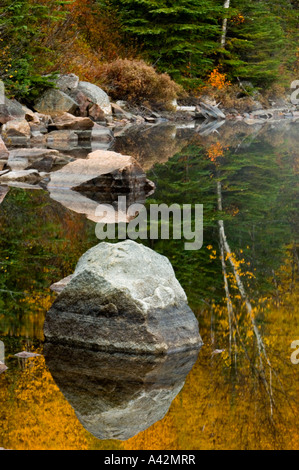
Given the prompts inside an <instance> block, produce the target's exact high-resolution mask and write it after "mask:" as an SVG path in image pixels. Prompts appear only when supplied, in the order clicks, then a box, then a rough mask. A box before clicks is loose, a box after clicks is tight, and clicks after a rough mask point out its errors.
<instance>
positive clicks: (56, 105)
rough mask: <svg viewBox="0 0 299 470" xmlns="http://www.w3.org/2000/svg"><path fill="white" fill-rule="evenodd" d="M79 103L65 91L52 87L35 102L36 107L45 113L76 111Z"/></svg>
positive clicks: (71, 112)
mask: <svg viewBox="0 0 299 470" xmlns="http://www.w3.org/2000/svg"><path fill="white" fill-rule="evenodd" d="M77 108H78V103H77V102H76V101H75V100H74V99H73V98H71V97H70V96H69V95H67V94H66V93H64V92H63V91H60V90H57V89H56V88H51V89H50V90H47V91H45V93H43V94H42V96H41V97H40V98H39V99H38V100H37V102H36V103H35V104H34V109H35V110H36V111H38V112H39V113H43V114H50V115H52V114H57V113H70V114H73V113H75V111H76V109H77Z"/></svg>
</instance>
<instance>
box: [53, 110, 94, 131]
mask: <svg viewBox="0 0 299 470" xmlns="http://www.w3.org/2000/svg"><path fill="white" fill-rule="evenodd" d="M94 125H95V123H94V122H93V121H92V120H91V119H90V118H89V117H75V116H73V115H72V114H69V113H63V114H62V115H60V116H57V117H55V118H54V119H53V124H52V125H51V126H50V129H51V128H55V129H56V130H64V129H68V130H89V129H92V128H93V127H94Z"/></svg>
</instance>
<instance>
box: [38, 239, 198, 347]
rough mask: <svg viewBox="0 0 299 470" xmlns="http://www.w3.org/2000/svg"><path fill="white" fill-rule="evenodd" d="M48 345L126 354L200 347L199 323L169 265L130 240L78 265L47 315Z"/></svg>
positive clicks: (98, 250)
mask: <svg viewBox="0 0 299 470" xmlns="http://www.w3.org/2000/svg"><path fill="white" fill-rule="evenodd" d="M44 334H45V337H46V339H47V340H48V341H50V342H57V343H62V344H70V345H78V346H82V347H85V348H91V349H98V350H105V351H123V352H127V353H137V354H139V353H142V354H154V355H159V354H167V353H170V352H177V351H184V350H189V349H196V348H199V347H200V346H201V344H202V341H201V337H200V335H199V331H198V322H197V320H196V318H195V316H194V314H193V312H192V311H191V309H190V308H189V307H188V304H187V298H186V294H185V292H184V290H183V289H182V287H181V286H180V284H179V282H178V281H177V279H176V277H175V274H174V271H173V268H172V266H171V263H170V262H169V260H168V259H167V258H166V257H164V256H162V255H160V254H158V253H156V252H155V251H153V250H151V249H150V248H147V247H145V246H144V245H141V244H138V243H136V242H133V241H131V240H126V241H124V242H120V243H117V244H110V243H105V242H103V243H100V244H98V245H97V246H95V247H94V248H92V249H90V250H89V251H87V252H86V253H85V254H84V255H83V256H82V257H81V258H80V260H79V262H78V264H77V267H76V269H75V272H74V276H73V277H72V278H71V280H70V281H69V283H68V284H67V285H66V287H65V288H64V289H63V290H62V292H61V293H60V295H59V296H58V298H57V299H56V300H55V302H54V304H53V306H52V307H51V309H50V310H49V311H48V313H47V315H46V320H45V324H44Z"/></svg>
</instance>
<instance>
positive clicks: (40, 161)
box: [7, 148, 67, 171]
mask: <svg viewBox="0 0 299 470" xmlns="http://www.w3.org/2000/svg"><path fill="white" fill-rule="evenodd" d="M59 157H61V154H60V153H59V152H58V151H57V150H51V149H47V148H21V149H15V150H11V151H10V152H9V159H8V161H7V165H8V166H9V168H10V169H11V170H13V171H15V170H26V169H36V170H39V171H49V170H50V169H51V168H52V165H53V163H54V162H55V161H56V159H57V158H59ZM66 163H67V162H66ZM49 165H50V166H49Z"/></svg>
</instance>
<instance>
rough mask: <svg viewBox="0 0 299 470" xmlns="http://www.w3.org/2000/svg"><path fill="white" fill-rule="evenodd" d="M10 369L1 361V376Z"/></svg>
mask: <svg viewBox="0 0 299 470" xmlns="http://www.w3.org/2000/svg"><path fill="white" fill-rule="evenodd" d="M7 369H8V367H7V366H6V365H5V364H4V363H3V362H1V361H0V374H2V373H3V372H5V371H6V370H7ZM1 449H2V450H5V449H3V448H1Z"/></svg>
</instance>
